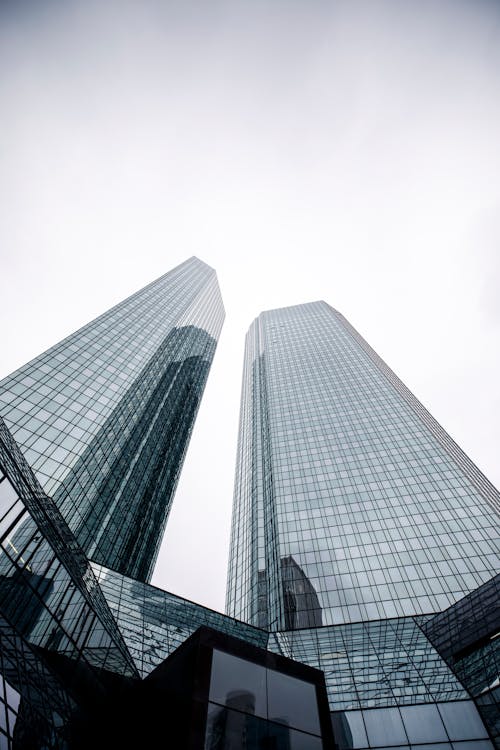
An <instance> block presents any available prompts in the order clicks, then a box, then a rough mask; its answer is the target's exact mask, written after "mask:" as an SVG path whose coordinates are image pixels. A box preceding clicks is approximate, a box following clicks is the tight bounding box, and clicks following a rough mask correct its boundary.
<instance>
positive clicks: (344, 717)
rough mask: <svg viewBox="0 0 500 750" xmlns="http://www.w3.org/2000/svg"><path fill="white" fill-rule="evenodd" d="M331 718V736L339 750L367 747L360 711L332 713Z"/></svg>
mask: <svg viewBox="0 0 500 750" xmlns="http://www.w3.org/2000/svg"><path fill="white" fill-rule="evenodd" d="M331 716H332V728H333V736H334V739H335V742H336V743H337V745H338V746H339V750H350V748H355V747H356V748H358V747H368V739H367V737H366V731H365V725H364V722H363V715H362V713H361V711H334V712H333V713H332V714H331Z"/></svg>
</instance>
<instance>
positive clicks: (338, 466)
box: [227, 302, 500, 630]
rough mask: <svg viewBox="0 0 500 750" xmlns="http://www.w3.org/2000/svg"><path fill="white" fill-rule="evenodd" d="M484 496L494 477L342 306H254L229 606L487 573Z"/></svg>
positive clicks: (473, 579)
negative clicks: (296, 574)
mask: <svg viewBox="0 0 500 750" xmlns="http://www.w3.org/2000/svg"><path fill="white" fill-rule="evenodd" d="M495 509H496V510H498V509H500V497H499V494H498V492H497V491H496V490H495V488H494V487H493V486H492V485H491V484H490V483H489V482H488V480H487V479H486V478H485V477H484V476H483V475H482V474H481V472H480V471H479V470H478V469H477V467H476V466H475V465H474V464H473V463H472V462H471V461H470V460H469V459H468V458H467V456H466V455H465V454H464V453H463V452H462V451H461V450H460V448H458V446H457V445H456V444H455V443H454V442H453V440H452V439H451V438H450V437H449V436H448V435H447V434H446V432H445V431H444V430H443V429H442V428H441V427H440V426H439V425H438V423H437V422H436V421H435V420H434V419H433V418H432V417H431V415H430V414H429V413H428V412H427V411H426V410H425V409H424V407H423V406H422V405H421V404H420V403H419V402H418V401H417V399H416V398H415V397H414V396H413V395H412V394H411V393H410V392H409V391H408V389H407V388H406V387H405V386H404V385H403V384H402V383H401V381H400V380H399V379H398V378H397V377H396V376H395V375H394V373H393V372H392V371H391V370H390V369H389V368H388V367H387V365H385V364H384V363H383V362H382V360H381V359H380V358H379V357H378V356H377V355H376V353H375V352H374V351H373V350H372V349H371V348H370V347H369V345H368V344H367V343H366V342H365V341H364V340H363V339H362V338H361V336H360V335H359V334H358V333H357V332H356V331H355V330H354V329H353V328H352V326H351V325H350V324H349V323H348V322H347V321H346V320H345V319H344V318H343V316H342V315H340V313H338V312H337V311H336V310H334V309H332V308H331V307H330V306H329V305H327V304H326V303H325V302H313V303H310V304H305V305H298V306H294V307H289V308H284V309H279V310H272V311H269V312H264V313H262V314H261V315H260V316H259V318H257V320H255V321H254V323H253V324H252V326H251V328H250V330H249V332H248V335H247V341H246V352H245V364H244V376H243V392H242V405H241V421H240V435H239V446H238V458H237V469H236V483H235V499H234V510H233V527H232V540H231V553H230V567H229V578H228V595H227V611H228V612H229V614H231V615H232V616H234V617H238V618H240V619H243V620H246V621H247V622H251V623H253V624H255V625H259V626H260V627H268V628H270V629H271V630H281V629H290V627H294V626H293V625H291V624H290V623H293V622H294V620H295V621H296V622H297V623H299V622H302V623H306V622H307V620H306V618H307V617H309V618H310V622H311V624H313V618H316V620H317V621H319V620H321V623H322V624H323V625H333V624H337V623H351V622H357V621H370V620H381V619H385V618H391V617H396V616H400V617H402V616H409V615H419V614H428V613H432V612H440V611H441V610H443V609H446V608H447V607H449V606H450V605H452V604H453V603H454V602H456V601H457V600H458V599H460V598H461V597H463V596H464V595H466V594H468V593H469V592H471V591H472V590H474V589H475V588H477V587H478V586H480V585H481V584H482V583H484V582H486V581H488V579H490V578H491V577H492V576H494V575H495V574H496V573H497V571H498V516H497V514H496V512H495ZM289 561H293V564H294V566H295V570H300V572H301V577H302V579H303V583H302V591H303V592H305V591H306V590H307V592H308V595H307V596H306V595H305V593H303V594H302V596H300V597H298V596H294V595H293V592H291V590H290V585H289V582H288V581H289V575H286V574H285V571H287V570H289V568H290V562H289ZM306 587H307V588H306ZM299 614H301V617H299ZM295 627H304V625H296V626H295Z"/></svg>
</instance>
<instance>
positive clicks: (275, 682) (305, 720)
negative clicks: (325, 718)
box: [267, 669, 321, 734]
mask: <svg viewBox="0 0 500 750" xmlns="http://www.w3.org/2000/svg"><path fill="white" fill-rule="evenodd" d="M267 692H268V717H269V720H270V721H279V722H280V723H283V724H288V725H289V726H291V727H296V728H297V729H303V730H304V731H305V732H312V733H313V734H320V732H321V730H320V725H319V715H318V703H317V698H316V688H315V686H314V685H312V684H311V683H309V682H304V681H303V680H298V679H296V678H295V677H290V676H289V675H286V674H282V673H281V672H276V671H275V670H273V669H268V670H267Z"/></svg>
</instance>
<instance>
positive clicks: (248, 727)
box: [205, 703, 267, 750]
mask: <svg viewBox="0 0 500 750" xmlns="http://www.w3.org/2000/svg"><path fill="white" fill-rule="evenodd" d="M266 724H267V722H266V721H265V720H264V719H258V718H256V717H255V716H250V715H249V714H244V713H241V712H240V711H231V710H230V709H228V708H224V707H222V706H216V705H213V704H210V703H209V705H208V716H207V730H206V736H205V750H226V749H227V750H229V749H230V748H240V747H241V748H243V747H244V748H247V750H260V747H261V741H262V740H263V738H264V737H265V730H266Z"/></svg>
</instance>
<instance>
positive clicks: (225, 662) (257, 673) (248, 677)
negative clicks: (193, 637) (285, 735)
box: [210, 649, 267, 717]
mask: <svg viewBox="0 0 500 750" xmlns="http://www.w3.org/2000/svg"><path fill="white" fill-rule="evenodd" d="M210 700H212V701H215V702H216V703H221V704H222V705H223V706H228V707H230V708H237V709H238V710H240V711H246V712H247V713H251V714H255V715H256V716H264V717H266V716H267V705H266V670H265V668H264V667H261V666H260V665H258V664H252V662H249V661H247V660H246V659H240V658H239V657H237V656H232V655H231V654H226V653H224V652H223V651H217V650H215V649H214V651H213V655H212V674H211V678H210Z"/></svg>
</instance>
